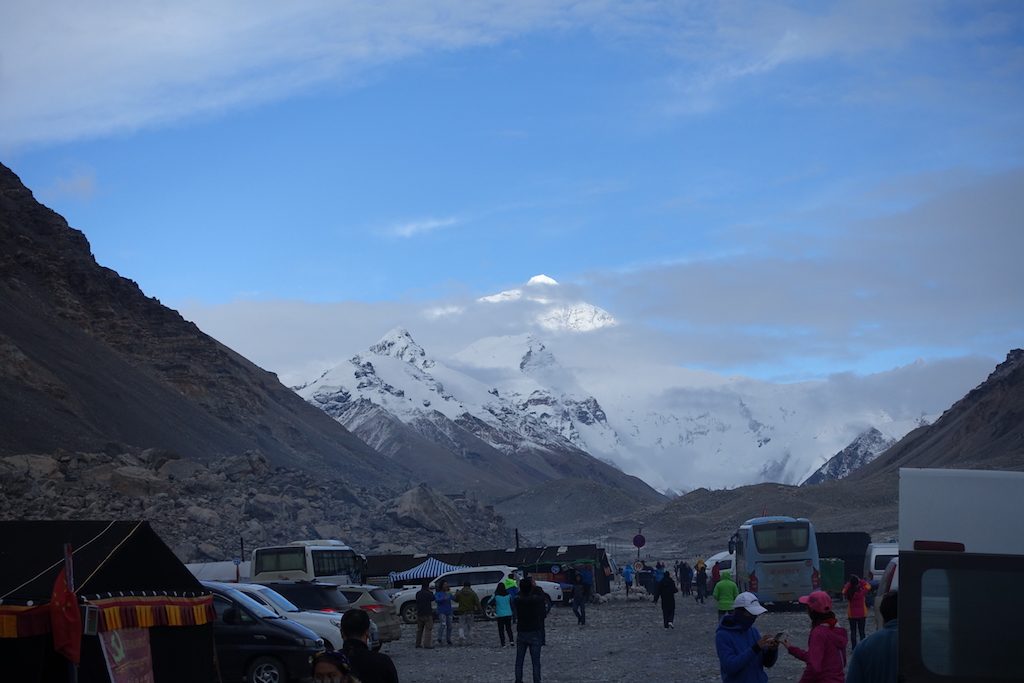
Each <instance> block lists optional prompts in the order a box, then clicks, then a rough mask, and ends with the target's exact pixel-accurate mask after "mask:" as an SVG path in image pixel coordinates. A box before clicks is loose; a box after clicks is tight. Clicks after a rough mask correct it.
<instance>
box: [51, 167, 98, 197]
mask: <svg viewBox="0 0 1024 683" xmlns="http://www.w3.org/2000/svg"><path fill="white" fill-rule="evenodd" d="M96 188H97V182H96V171H95V170H93V169H91V168H76V169H75V170H73V171H71V172H70V173H69V174H67V175H63V176H60V177H59V178H57V179H56V180H54V181H53V184H51V185H50V186H49V187H44V188H43V189H41V190H39V197H40V199H42V200H43V201H44V202H54V201H57V200H60V199H64V198H66V197H70V198H72V199H79V200H89V199H92V198H93V196H95V194H96Z"/></svg>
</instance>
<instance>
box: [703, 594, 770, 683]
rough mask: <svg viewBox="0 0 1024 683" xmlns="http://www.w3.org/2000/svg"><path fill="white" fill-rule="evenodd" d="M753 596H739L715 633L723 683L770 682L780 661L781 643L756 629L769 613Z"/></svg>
mask: <svg viewBox="0 0 1024 683" xmlns="http://www.w3.org/2000/svg"><path fill="white" fill-rule="evenodd" d="M767 611H768V610H766V609H765V608H764V607H762V606H761V603H759V602H758V601H757V596H756V595H754V594H753V593H740V594H739V595H738V596H736V601H735V602H734V603H733V610H732V612H731V613H729V614H727V615H725V616H724V617H722V620H721V621H720V622H719V624H718V630H717V631H716V632H715V650H717V652H718V666H719V670H720V672H721V674H722V683H768V674H766V673H765V669H770V668H771V667H772V666H774V665H775V662H776V660H778V658H779V643H778V642H777V641H776V640H775V639H774V638H772V637H771V636H762V635H761V634H760V632H759V631H758V630H757V629H756V628H754V622H755V621H756V620H757V618H758V617H759V616H760V615H762V614H764V613H765V612H767Z"/></svg>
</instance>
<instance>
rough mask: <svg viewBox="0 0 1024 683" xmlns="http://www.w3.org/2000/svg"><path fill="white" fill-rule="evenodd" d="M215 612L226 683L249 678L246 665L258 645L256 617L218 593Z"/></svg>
mask: <svg viewBox="0 0 1024 683" xmlns="http://www.w3.org/2000/svg"><path fill="white" fill-rule="evenodd" d="M213 609H214V611H216V612H217V621H215V622H214V624H213V638H214V643H215V645H216V648H217V662H218V664H219V666H220V677H221V679H222V680H224V681H237V680H239V679H241V678H242V676H243V675H245V662H246V660H247V659H248V657H249V653H250V652H251V651H252V649H253V648H254V646H255V645H256V640H255V638H254V636H255V635H256V633H255V632H254V631H255V629H254V626H255V624H254V623H252V622H253V620H252V617H250V616H249V615H248V613H246V611H245V610H243V609H241V608H239V607H238V605H236V604H235V602H234V601H232V600H230V599H228V598H226V597H224V596H222V595H218V594H216V593H214V595H213ZM232 615H234V616H232ZM229 620H230V622H231V623H229Z"/></svg>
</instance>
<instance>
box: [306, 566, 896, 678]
mask: <svg viewBox="0 0 1024 683" xmlns="http://www.w3.org/2000/svg"><path fill="white" fill-rule="evenodd" d="M673 569H674V571H669V570H668V569H667V568H666V567H665V565H664V564H663V563H661V562H658V563H657V564H655V566H654V567H648V566H647V565H646V563H644V562H641V563H639V564H638V566H637V567H633V566H630V565H627V566H626V567H624V568H623V570H622V579H623V582H624V583H625V586H626V591H627V599H628V595H629V592H630V591H632V590H635V589H634V584H638V585H642V586H643V589H644V593H646V594H647V595H649V596H653V601H654V603H655V604H658V603H660V606H661V615H662V625H663V626H664V628H666V629H672V628H675V625H674V623H673V622H674V620H675V609H676V595H677V594H680V593H681V594H682V595H684V596H693V597H694V599H695V600H696V601H697V602H698V603H703V601H704V598H705V596H706V595H707V591H708V586H707V574H708V572H707V566H706V563H705V562H704V561H703V559H699V558H698V560H697V561H696V562H695V563H694V565H693V567H690V566H689V565H688V564H687V563H686V562H679V563H676V564H675V566H674V568H673ZM638 574H639V575H642V577H643V579H644V580H643V581H641V579H640V578H638ZM648 574H649V576H648ZM712 576H713V586H712V587H711V593H710V597H711V598H712V599H713V600H714V601H715V603H716V607H717V609H718V614H719V621H718V626H717V629H716V631H715V634H714V643H715V650H716V653H717V655H718V661H719V668H720V673H721V678H722V681H723V683H767V681H768V675H767V673H766V671H767V670H768V669H770V668H771V667H772V666H774V665H775V664H776V662H777V661H778V657H779V653H780V650H783V649H784V650H785V651H786V652H787V653H788V654H789V655H790V656H792V657H794V658H796V659H798V660H800V661H802V662H803V663H804V670H803V674H802V676H801V678H800V681H799V683H867V682H869V681H879V682H889V681H893V682H894V681H896V677H897V669H898V666H897V649H898V643H897V626H896V625H897V621H896V618H897V599H898V598H897V594H896V593H895V592H891V593H887V594H886V595H884V596H883V597H882V598H881V602H880V604H879V610H880V612H881V615H882V619H883V622H884V626H883V628H881V629H879V630H878V631H877V632H876V633H874V634H872V635H871V636H869V637H865V627H864V623H865V621H866V618H867V597H868V595H869V594H870V591H871V586H870V585H869V584H868V583H867V582H866V581H863V580H861V579H860V578H859V577H857V576H850V577H849V579H848V581H847V582H846V584H845V585H844V587H843V590H842V596H843V598H844V600H845V602H846V614H847V620H848V626H849V632H847V630H846V629H845V628H843V627H842V626H841V625H840V624H839V620H838V617H837V616H836V613H835V611H834V610H833V603H832V597H831V596H830V595H829V594H828V593H826V592H824V591H813V592H811V593H810V594H808V595H805V596H803V597H801V598H800V603H801V604H803V605H804V606H805V609H806V612H807V616H808V619H809V621H810V632H809V635H808V639H807V647H806V649H804V648H802V647H800V646H798V645H797V644H795V643H792V642H790V640H789V638H788V637H787V636H786V634H785V633H782V632H779V633H775V634H771V635H768V634H765V635H762V634H761V632H760V631H759V630H758V628H757V627H756V626H755V622H756V621H757V619H758V617H760V616H761V615H763V614H765V613H766V612H767V611H768V610H767V609H766V608H765V607H764V606H763V605H761V603H760V602H759V601H758V598H757V596H756V595H754V594H753V593H750V592H740V591H739V589H738V587H737V585H736V583H735V582H734V581H733V580H732V578H731V576H730V572H729V571H728V570H720V568H719V567H718V566H717V565H716V566H715V567H713V568H712ZM570 598H571V599H570V602H571V605H572V611H573V614H574V615H575V616H576V619H577V624H578V625H579V626H580V627H584V626H585V625H586V620H587V614H586V604H587V602H588V599H589V598H590V591H589V587H588V586H587V585H586V584H585V583H584V580H583V578H582V576H581V575H579V574H577V575H576V576H575V577H574V579H573V584H572V586H571V588H570ZM493 601H494V612H495V616H496V623H497V630H498V642H499V646H500V647H505V646H506V642H507V645H508V646H514V647H515V648H516V656H515V665H514V675H515V679H514V680H515V682H516V683H523V675H524V668H525V664H526V657H527V655H529V658H530V668H531V676H532V680H533V683H541V670H542V667H541V650H542V648H543V646H544V645H545V642H546V631H545V619H546V617H547V604H546V603H547V601H546V599H545V595H544V592H543V591H542V590H541V589H540V588H539V587H537V586H536V584H535V583H534V581H533V579H532V578H530V577H525V578H522V579H519V580H516V578H515V577H514V576H512V575H509V576H507V577H506V578H505V579H503V580H502V581H500V582H499V583H498V585H497V586H495V590H494V596H493ZM416 606H417V617H418V618H417V624H416V641H415V647H416V648H428V649H429V648H433V647H435V643H436V646H441V645H449V646H450V645H453V644H454V642H453V640H452V637H453V624H454V623H457V624H458V629H457V632H456V633H457V641H458V642H459V643H465V644H470V643H472V641H473V631H474V629H473V622H474V621H475V620H476V618H477V617H478V616H480V614H481V613H482V607H481V601H480V598H479V596H478V595H477V593H476V591H474V590H473V588H472V586H471V585H470V584H469V583H468V582H467V583H465V584H464V585H463V586H462V587H461V589H460V590H459V591H457V592H455V593H452V592H451V590H450V587H449V586H448V585H447V582H445V581H441V582H440V583H439V584H438V585H437V586H436V587H434V588H431V585H430V582H429V581H425V582H424V583H423V584H422V587H421V588H420V590H419V591H418V592H417V594H416ZM454 617H458V620H457V622H455V621H454ZM435 618H436V621H437V625H436V633H435V632H434V621H435ZM513 626H514V627H515V628H513ZM341 631H342V637H343V641H344V645H343V647H342V649H341V650H339V651H329V652H324V653H322V654H320V655H319V656H317V657H316V658H315V660H314V662H313V671H312V677H313V680H314V682H315V683H398V672H397V670H396V668H395V665H394V663H393V662H392V661H391V659H390V658H389V657H388V656H387V655H385V654H382V653H379V652H373V651H371V650H370V649H369V647H368V640H369V634H370V619H369V616H368V615H367V614H366V612H364V611H362V610H358V609H357V610H350V611H348V612H346V613H345V615H344V616H343V617H342V620H341ZM848 646H849V648H850V650H851V652H850V654H849V655H848V653H847V647H848Z"/></svg>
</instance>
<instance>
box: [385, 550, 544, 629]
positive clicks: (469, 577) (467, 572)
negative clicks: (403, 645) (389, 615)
mask: <svg viewBox="0 0 1024 683" xmlns="http://www.w3.org/2000/svg"><path fill="white" fill-rule="evenodd" d="M512 573H515V574H516V575H517V576H518V575H519V570H518V569H516V568H515V567H509V566H508V565H501V564H493V565H487V566H485V567H463V568H462V569H455V570H453V571H450V572H448V573H447V574H442V575H441V576H439V577H437V578H436V579H434V580H433V581H431V582H430V589H431V590H434V589H435V588H436V587H437V585H438V584H439V583H440V582H441V581H447V582H448V587H449V589H451V592H452V593H456V592H458V591H459V590H460V589H461V588H462V585H463V584H464V583H466V581H469V585H470V586H471V587H472V588H473V590H474V591H475V592H476V594H477V595H478V596H480V604H481V605H482V606H483V610H484V616H486V617H487V618H488V619H494V604H493V601H492V600H491V597H492V596H493V595H494V589H495V588H497V587H498V582H499V581H501V580H502V579H504V578H505V577H506V576H508V575H509V574H512ZM537 586H539V587H540V589H541V590H542V591H544V598H545V600H544V602H545V603H546V605H547V609H551V605H552V604H553V603H558V602H561V601H562V588H561V586H559V585H558V584H557V583H554V582H552V581H537ZM417 591H419V587H418V586H417V587H413V588H405V589H403V590H401V591H399V592H398V593H396V594H395V596H394V597H393V598H392V599H391V602H392V604H393V605H394V606H395V612H396V613H397V614H398V616H400V617H401V618H402V621H404V622H405V623H407V624H415V623H416V592H417Z"/></svg>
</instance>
